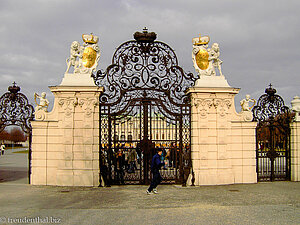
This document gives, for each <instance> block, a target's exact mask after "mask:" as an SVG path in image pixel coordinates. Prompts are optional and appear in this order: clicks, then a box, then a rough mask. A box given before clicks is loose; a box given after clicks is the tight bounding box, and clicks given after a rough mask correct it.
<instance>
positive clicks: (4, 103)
mask: <svg viewBox="0 0 300 225" xmlns="http://www.w3.org/2000/svg"><path fill="white" fill-rule="evenodd" d="M20 90H21V89H20V87H19V86H16V83H15V82H14V83H13V86H9V87H8V91H9V92H6V93H4V94H3V95H2V96H1V97H0V131H3V130H4V129H5V128H6V127H8V126H18V127H20V128H21V129H22V130H23V131H24V132H25V133H26V134H27V135H28V141H29V146H28V150H29V152H28V163H29V165H28V181H29V183H30V174H31V138H32V127H31V121H32V120H33V119H34V108H33V106H32V105H31V104H29V102H28V99H27V97H26V96H25V95H24V94H22V93H20V92H19V91H20Z"/></svg>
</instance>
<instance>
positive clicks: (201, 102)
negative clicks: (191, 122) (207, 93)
mask: <svg viewBox="0 0 300 225" xmlns="http://www.w3.org/2000/svg"><path fill="white" fill-rule="evenodd" d="M192 101H193V103H192V104H193V105H194V106H195V107H196V108H197V111H198V113H199V114H200V116H201V118H206V117H207V113H208V110H209V109H210V108H211V106H213V99H193V100H192Z"/></svg>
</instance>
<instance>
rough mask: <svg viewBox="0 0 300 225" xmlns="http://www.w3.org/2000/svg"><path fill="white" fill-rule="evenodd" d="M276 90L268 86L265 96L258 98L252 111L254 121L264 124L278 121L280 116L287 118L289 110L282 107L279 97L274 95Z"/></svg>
mask: <svg viewBox="0 0 300 225" xmlns="http://www.w3.org/2000/svg"><path fill="white" fill-rule="evenodd" d="M276 92H277V91H276V89H275V88H273V87H272V85H271V84H270V85H269V87H268V88H266V90H265V94H263V95H262V96H260V98H259V99H258V101H257V105H256V106H255V107H254V108H253V109H252V112H253V119H254V121H258V122H264V121H268V120H274V119H278V118H279V116H280V115H285V116H286V117H289V114H290V110H289V108H288V107H287V106H285V105H284V101H283V99H282V97H281V96H279V95H277V94H276Z"/></svg>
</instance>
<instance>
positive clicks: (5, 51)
mask: <svg viewBox="0 0 300 225" xmlns="http://www.w3.org/2000/svg"><path fill="white" fill-rule="evenodd" d="M299 9H300V1H299V0H282V1H277V0H252V1H246V0H243V1H239V0H222V1H221V0H210V1H202V0H151V1H149V0H84V1H83V0H82V1H79V0H19V1H17V0H0V21H1V23H0V40H1V42H0V50H1V54H0V80H1V82H0V93H1V94H2V93H4V92H6V90H7V87H8V86H9V85H10V84H11V83H12V82H13V81H16V82H17V84H18V85H19V86H21V89H22V90H21V91H22V92H23V93H24V94H26V95H27V96H28V97H30V101H31V102H32V103H33V93H34V92H38V93H41V92H42V91H45V92H46V93H47V94H48V96H49V99H50V101H52V102H53V96H52V95H51V92H50V91H49V89H48V86H52V85H58V84H60V83H61V80H62V78H63V75H64V72H65V70H66V62H65V61H66V58H68V57H69V48H70V44H71V43H72V41H74V40H77V41H79V42H80V43H82V40H81V35H82V34H84V33H91V32H93V33H94V34H96V35H98V36H99V37H100V42H99V46H100V48H101V58H100V62H99V65H98V69H102V70H104V69H106V67H107V66H108V65H109V64H110V63H111V59H112V55H113V53H114V51H115V49H116V48H117V47H118V46H119V45H120V44H122V43H123V42H125V41H127V40H131V39H133V37H132V35H133V33H134V32H135V31H141V30H142V29H143V28H144V27H145V26H146V27H148V29H149V31H155V32H156V33H157V36H158V38H157V39H158V40H160V41H163V42H165V43H167V44H168V45H170V46H171V47H172V48H173V49H174V50H175V52H176V54H177V57H178V59H179V64H180V66H181V67H183V68H184V70H185V71H187V72H189V71H190V72H193V73H195V70H194V68H193V64H192V58H191V51H192V38H193V37H197V36H198V34H199V33H201V34H202V35H209V36H210V38H211V43H213V42H218V43H219V45H220V50H221V56H220V58H221V60H222V61H223V65H222V71H223V74H224V75H225V77H226V79H227V80H228V83H229V84H230V85H231V86H232V87H238V88H241V91H240V93H239V94H238V95H237V97H236V102H239V101H240V100H241V99H243V98H244V96H245V94H250V95H251V96H252V97H253V98H258V97H259V96H260V95H261V94H263V93H264V89H265V88H266V86H268V85H269V84H270V83H272V84H273V85H274V87H275V88H276V89H277V92H278V93H279V94H280V95H281V96H282V97H283V98H284V100H285V103H286V105H289V104H290V101H291V100H292V99H293V97H294V96H295V95H300V77H299V76H300V74H299V72H298V71H299V61H300V44H299V37H300V13H299ZM236 105H237V103H236ZM237 111H240V108H237Z"/></svg>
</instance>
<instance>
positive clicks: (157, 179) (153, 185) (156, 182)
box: [148, 172, 162, 192]
mask: <svg viewBox="0 0 300 225" xmlns="http://www.w3.org/2000/svg"><path fill="white" fill-rule="evenodd" d="M152 176H153V177H152V181H151V184H150V187H149V188H148V191H149V192H151V191H152V190H153V189H154V188H156V187H157V185H159V184H160V182H161V181H162V178H161V176H160V173H159V172H155V173H152Z"/></svg>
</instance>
